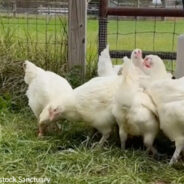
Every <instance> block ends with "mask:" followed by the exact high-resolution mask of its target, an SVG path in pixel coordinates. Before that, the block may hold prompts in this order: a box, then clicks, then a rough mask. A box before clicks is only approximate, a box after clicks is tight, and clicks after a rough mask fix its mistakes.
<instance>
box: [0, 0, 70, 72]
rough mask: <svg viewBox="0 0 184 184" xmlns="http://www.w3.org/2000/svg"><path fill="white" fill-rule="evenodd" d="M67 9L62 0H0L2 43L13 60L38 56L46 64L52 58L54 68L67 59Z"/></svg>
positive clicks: (45, 65) (32, 58)
mask: <svg viewBox="0 0 184 184" xmlns="http://www.w3.org/2000/svg"><path fill="white" fill-rule="evenodd" d="M67 13H68V8H67V2H64V1H57V0H54V1H48V0H46V1H41V0H40V1H36V0H34V1H33V0H32V1H25V0H14V1H1V9H0V34H1V44H4V46H5V47H6V46H7V48H6V49H7V50H10V49H12V50H11V52H13V53H14V56H13V57H14V58H12V59H13V60H21V59H25V58H27V59H30V60H33V61H36V60H39V61H40V63H42V64H43V65H44V67H45V68H49V63H50V62H54V63H55V65H54V66H55V68H54V70H56V69H57V67H58V65H59V63H61V62H62V63H63V62H66V60H67V58H66V57H67ZM10 46H11V47H10ZM3 53H4V54H3ZM5 53H6V52H2V56H1V57H7V55H5Z"/></svg>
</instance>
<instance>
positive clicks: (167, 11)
mask: <svg viewBox="0 0 184 184" xmlns="http://www.w3.org/2000/svg"><path fill="white" fill-rule="evenodd" d="M112 16H118V18H117V21H119V16H120V17H121V16H126V17H132V18H134V17H138V16H142V17H154V18H155V19H154V21H155V22H156V18H158V17H184V11H183V9H177V8H175V9H172V8H158V7H156V8H154V7H153V8H150V7H149V8H127V7H109V5H108V0H100V6H99V53H100V52H101V51H102V50H103V49H104V48H105V47H106V44H107V39H108V28H107V25H108V19H109V17H112ZM174 29H175V28H174ZM174 31H175V30H174ZM136 33H138V32H136ZM136 33H135V34H136ZM145 33H146V32H145ZM166 33H168V32H166ZM117 34H119V35H120V33H119V32H118V33H117ZM155 34H156V31H155V33H154V35H155ZM172 34H173V42H174V36H175V35H177V33H175V32H173V33H172ZM122 35H123V34H122ZM153 39H154V38H153ZM116 41H117V40H116ZM173 44H174V43H173ZM130 53H131V51H128V50H111V51H110V54H111V57H112V58H122V57H123V56H125V55H128V56H130ZM144 54H145V55H146V54H156V55H159V56H160V57H161V58H162V59H167V60H174V59H176V52H174V51H172V52H163V51H144Z"/></svg>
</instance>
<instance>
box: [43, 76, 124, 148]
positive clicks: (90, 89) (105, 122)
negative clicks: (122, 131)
mask: <svg viewBox="0 0 184 184" xmlns="http://www.w3.org/2000/svg"><path fill="white" fill-rule="evenodd" d="M120 79H121V77H120V76H113V77H112V76H109V77H96V78H93V79H91V80H90V81H88V82H86V83H85V84H83V85H81V86H79V87H78V88H76V89H74V96H73V98H72V100H71V102H70V103H69V104H70V108H68V110H65V118H66V119H69V120H73V121H84V122H86V123H87V124H88V125H89V126H92V127H94V128H96V129H97V130H98V131H99V132H100V133H101V134H102V138H101V139H100V141H99V145H100V146H102V145H103V144H104V142H105V141H106V140H107V139H108V137H109V136H110V133H111V131H112V128H113V125H114V124H115V118H114V116H113V114H112V103H113V96H114V94H115V93H116V91H117V88H118V86H119V82H120V81H121V80H120ZM71 104H73V105H72V106H71ZM54 109H57V110H58V112H60V118H62V115H63V113H62V111H63V110H64V109H65V108H63V103H62V102H59V101H57V102H54V104H52V105H50V106H49V108H47V109H46V108H45V111H44V113H42V114H43V115H44V116H43V119H47V118H48V117H49V116H50V111H51V112H53V111H54ZM71 109H72V110H71ZM44 117H45V118H44ZM51 119H55V117H54V116H53V117H52V118H51Z"/></svg>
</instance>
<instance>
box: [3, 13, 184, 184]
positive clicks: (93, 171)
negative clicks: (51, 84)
mask: <svg viewBox="0 0 184 184" xmlns="http://www.w3.org/2000/svg"><path fill="white" fill-rule="evenodd" d="M118 26H119V31H120V33H121V34H127V33H134V32H135V28H136V30H137V31H138V32H145V31H150V32H152V31H154V30H157V32H171V34H162V33H159V34H157V35H155V38H156V39H155V50H161V51H173V50H174V51H175V49H176V40H177V39H176V36H174V39H175V43H174V46H173V45H172V40H173V35H172V31H173V29H174V28H175V30H176V33H177V34H180V33H183V32H184V21H181V20H178V21H177V22H176V26H175V27H174V24H173V21H158V22H157V23H156V27H154V26H155V24H154V21H151V20H149V21H143V20H141V21H138V22H137V23H136V25H135V22H134V21H120V22H119V25H118ZM116 27H117V22H116V21H114V20H111V21H109V25H108V34H109V36H108V42H109V44H110V48H111V49H128V50H129V49H130V50H132V49H134V48H135V44H134V43H135V36H134V35H120V34H119V37H118V42H117V43H116V35H114V33H116V32H117V30H116ZM66 29H67V22H66V20H65V19H63V18H62V19H61V18H59V17H56V18H51V17H48V19H47V20H46V19H43V17H37V18H35V17H29V19H26V18H23V17H17V18H12V17H10V18H7V17H2V16H1V18H0V59H1V62H0V93H1V95H0V124H1V126H2V127H1V130H2V132H1V135H2V136H0V155H1V156H0V178H2V177H12V176H14V177H19V176H22V177H49V178H50V179H51V183H52V184H58V183H82V184H83V183H91V184H93V183H103V184H108V183H109V184H112V183H113V184H116V183H117V184H119V183H121V184H127V183H128V184H136V183H138V184H144V183H145V184H146V183H150V184H151V183H152V184H170V183H171V184H182V183H184V175H183V169H184V164H183V163H182V162H181V163H180V165H179V166H178V167H169V166H168V161H169V160H168V158H170V155H169V157H167V156H166V157H164V158H162V159H161V160H159V161H158V160H156V159H154V158H152V157H151V156H148V155H147V154H146V153H145V151H144V150H142V149H137V148H134V149H132V148H129V149H127V150H126V151H124V152H123V151H121V150H120V147H119V140H118V139H117V137H118V135H117V132H114V135H112V137H111V138H110V140H109V143H107V144H106V145H105V147H104V148H103V149H92V148H91V145H92V144H93V143H94V142H96V141H98V140H99V138H100V137H99V135H97V136H93V130H92V128H90V127H87V126H86V125H85V123H76V122H67V121H64V122H62V131H61V134H60V135H50V136H48V137H45V138H44V139H42V140H41V139H38V138H37V121H36V119H35V118H34V116H33V113H32V112H31V111H30V110H29V109H28V108H27V101H26V99H25V89H26V87H25V84H24V82H23V70H22V68H21V64H22V61H23V60H25V59H30V60H31V61H33V62H35V63H37V64H38V65H39V66H42V67H43V68H47V69H50V70H52V71H55V72H57V73H58V74H60V75H63V76H65V77H67V79H70V81H71V82H72V84H74V86H76V85H78V80H77V79H76V77H75V76H73V74H72V73H69V74H66V73H65V64H66V60H67V37H66V32H67V31H66ZM97 31H98V21H97V20H89V21H88V31H87V40H88V44H87V76H88V78H90V77H92V76H94V75H95V71H96V62H97V43H98V37H97V35H98V32H97ZM136 39H137V45H136V47H139V48H142V49H143V50H144V49H145V50H154V49H153V33H146V34H145V33H139V34H137V37H136ZM167 66H168V67H169V68H172V67H173V66H172V65H169V64H167ZM19 101H20V103H19ZM25 104H26V107H25ZM22 107H23V108H22ZM89 137H90V139H89ZM138 147H139V148H140V147H141V146H138ZM168 149H169V148H168ZM163 152H164V153H167V148H166V150H163ZM159 182H160V183H159Z"/></svg>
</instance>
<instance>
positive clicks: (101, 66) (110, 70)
mask: <svg viewBox="0 0 184 184" xmlns="http://www.w3.org/2000/svg"><path fill="white" fill-rule="evenodd" d="M121 69H122V65H112V61H111V57H110V54H109V45H107V46H106V48H105V49H104V50H103V51H102V52H101V54H100V56H99V60H98V69H97V73H98V76H99V77H105V76H115V75H118V73H119V72H120V70H121Z"/></svg>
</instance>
